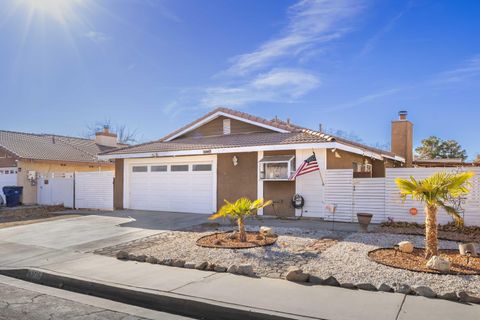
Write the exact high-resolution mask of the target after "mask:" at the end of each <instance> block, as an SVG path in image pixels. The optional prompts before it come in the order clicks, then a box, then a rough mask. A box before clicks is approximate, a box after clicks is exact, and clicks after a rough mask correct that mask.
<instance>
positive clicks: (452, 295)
mask: <svg viewBox="0 0 480 320" xmlns="http://www.w3.org/2000/svg"><path fill="white" fill-rule="evenodd" d="M437 298H440V299H445V300H450V301H457V300H458V295H457V293H456V292H455V291H452V292H446V293H443V294H438V295H437Z"/></svg>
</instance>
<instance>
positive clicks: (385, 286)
mask: <svg viewBox="0 0 480 320" xmlns="http://www.w3.org/2000/svg"><path fill="white" fill-rule="evenodd" d="M378 291H383V292H393V288H392V287H390V286H389V285H388V284H386V283H382V284H381V285H380V287H378Z"/></svg>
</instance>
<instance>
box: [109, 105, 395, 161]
mask: <svg viewBox="0 0 480 320" xmlns="http://www.w3.org/2000/svg"><path fill="white" fill-rule="evenodd" d="M220 116H226V117H231V118H233V119H237V120H240V121H245V122H249V123H252V124H254V125H258V126H263V127H266V128H269V129H271V130H272V132H263V133H248V134H229V135H219V136H210V137H189V138H182V137H181V136H182V135H183V134H185V133H187V132H189V131H191V130H194V129H195V128H198V127H199V126H201V125H203V124H205V123H207V122H209V121H212V120H213V119H216V118H217V117H220ZM328 142H338V143H341V144H342V145H345V146H347V147H350V148H354V149H357V150H358V149H359V150H362V151H363V152H365V153H374V154H376V155H378V156H379V157H384V156H386V157H389V158H392V159H396V160H401V158H399V157H397V156H396V155H395V154H394V153H392V152H390V151H385V150H380V149H377V148H373V147H370V146H367V145H364V144H361V143H358V142H354V141H349V140H347V139H343V138H339V137H335V136H332V135H329V134H326V133H323V132H319V131H314V130H310V129H307V128H304V127H301V126H299V125H296V124H293V123H291V122H289V121H288V122H286V121H282V120H280V119H278V118H275V119H272V120H267V119H264V118H261V117H257V116H253V115H250V114H248V113H244V112H240V111H236V110H232V109H228V108H224V107H221V108H216V109H214V110H212V111H211V112H209V113H207V114H206V115H204V116H203V117H201V118H199V119H197V120H195V121H193V122H191V123H189V124H187V125H185V126H183V127H181V128H179V129H177V130H175V131H173V132H171V133H169V134H167V135H166V136H164V137H163V138H161V139H159V140H156V141H152V142H147V143H143V144H138V145H134V146H129V147H125V148H119V149H116V150H113V151H110V152H104V153H102V155H126V154H140V153H143V154H148V153H157V152H160V153H161V152H174V151H189V150H192V151H193V150H211V149H225V148H241V147H253V146H267V145H289V144H290V145H292V144H312V143H328Z"/></svg>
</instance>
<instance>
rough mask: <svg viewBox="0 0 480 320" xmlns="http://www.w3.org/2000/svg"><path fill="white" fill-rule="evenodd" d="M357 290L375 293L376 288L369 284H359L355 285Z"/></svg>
mask: <svg viewBox="0 0 480 320" xmlns="http://www.w3.org/2000/svg"><path fill="white" fill-rule="evenodd" d="M357 288H358V289H360V290H366V291H377V287H375V286H374V285H373V284H371V283H359V284H357Z"/></svg>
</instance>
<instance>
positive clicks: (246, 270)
mask: <svg viewBox="0 0 480 320" xmlns="http://www.w3.org/2000/svg"><path fill="white" fill-rule="evenodd" d="M237 274H242V275H244V276H250V277H253V276H254V275H255V273H254V272H253V267H252V265H251V264H241V265H239V266H238V267H237Z"/></svg>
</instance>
